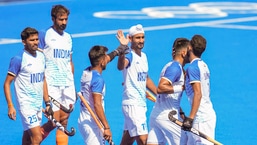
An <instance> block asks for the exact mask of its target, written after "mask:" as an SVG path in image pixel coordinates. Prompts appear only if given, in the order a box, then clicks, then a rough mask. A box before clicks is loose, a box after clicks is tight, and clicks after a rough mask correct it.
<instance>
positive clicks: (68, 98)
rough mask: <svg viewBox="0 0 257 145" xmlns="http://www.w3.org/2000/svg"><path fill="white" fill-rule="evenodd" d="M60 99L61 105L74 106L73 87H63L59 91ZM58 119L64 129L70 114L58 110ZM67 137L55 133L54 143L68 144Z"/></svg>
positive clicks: (61, 133)
mask: <svg viewBox="0 0 257 145" xmlns="http://www.w3.org/2000/svg"><path fill="white" fill-rule="evenodd" d="M61 96H62V97H61V99H60V100H58V101H59V102H60V103H62V104H63V105H64V106H66V107H69V105H70V104H72V105H74V104H75V101H76V92H75V87H74V86H69V87H65V88H64V89H62V91H61ZM59 113H60V115H59V119H60V123H61V124H62V125H63V126H64V127H65V128H66V127H67V125H68V119H69V116H70V114H69V113H65V112H64V111H62V110H59ZM68 138H69V137H68V135H66V134H65V133H64V132H62V131H58V130H57V132H56V143H57V145H67V144H68Z"/></svg>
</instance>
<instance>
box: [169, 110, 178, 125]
mask: <svg viewBox="0 0 257 145" xmlns="http://www.w3.org/2000/svg"><path fill="white" fill-rule="evenodd" d="M176 114H177V112H176V111H175V110H172V111H170V113H169V114H168V117H169V120H170V121H172V122H175V121H176V120H177V119H176V118H174V117H173V115H176Z"/></svg>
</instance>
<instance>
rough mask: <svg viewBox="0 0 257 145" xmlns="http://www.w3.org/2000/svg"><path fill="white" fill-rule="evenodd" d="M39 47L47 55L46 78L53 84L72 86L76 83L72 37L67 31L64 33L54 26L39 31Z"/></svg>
mask: <svg viewBox="0 0 257 145" xmlns="http://www.w3.org/2000/svg"><path fill="white" fill-rule="evenodd" d="M39 40H40V43H39V48H41V49H43V52H44V54H45V57H46V72H45V75H46V79H47V83H48V85H51V86H57V87H59V86H72V85H73V84H74V81H73V74H72V68H71V64H70V61H71V58H70V55H71V54H72V38H71V35H70V34H68V33H67V32H65V31H64V32H63V34H62V35H60V34H59V33H57V32H56V31H55V30H54V29H53V28H52V27H50V28H49V29H47V30H46V31H42V32H40V33H39Z"/></svg>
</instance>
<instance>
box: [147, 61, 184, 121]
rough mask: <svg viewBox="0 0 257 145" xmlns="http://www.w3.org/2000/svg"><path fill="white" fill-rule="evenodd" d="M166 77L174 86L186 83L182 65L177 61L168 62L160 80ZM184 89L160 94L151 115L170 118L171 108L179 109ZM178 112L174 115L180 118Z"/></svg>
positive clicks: (165, 118)
mask: <svg viewBox="0 0 257 145" xmlns="http://www.w3.org/2000/svg"><path fill="white" fill-rule="evenodd" d="M162 78H163V79H166V80H167V81H169V82H170V83H171V84H172V86H176V85H179V86H182V85H184V73H183V70H182V67H181V65H180V64H179V62H177V61H171V62H169V63H167V64H166V65H165V66H164V67H163V69H162V71H161V74H160V80H161V79H162ZM181 97H182V91H181V92H177V93H172V94H158V97H157V98H156V102H155V105H154V108H153V110H152V112H151V117H154V118H155V119H157V118H158V119H164V120H168V117H167V116H168V114H169V112H170V111H171V110H175V111H179V109H180V101H181ZM178 116H179V115H178V113H177V114H176V115H175V116H174V117H175V118H178Z"/></svg>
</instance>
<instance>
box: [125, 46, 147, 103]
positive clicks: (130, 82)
mask: <svg viewBox="0 0 257 145" xmlns="http://www.w3.org/2000/svg"><path fill="white" fill-rule="evenodd" d="M126 59H128V61H129V64H128V66H127V67H126V68H124V69H123V70H122V73H123V78H124V84H123V85H124V86H123V88H124V90H123V100H122V104H123V105H138V106H146V98H145V92H146V80H147V75H148V62H147V57H146V54H145V53H143V52H141V56H139V55H137V54H136V53H135V52H134V51H131V52H130V53H129V54H127V55H126Z"/></svg>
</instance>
